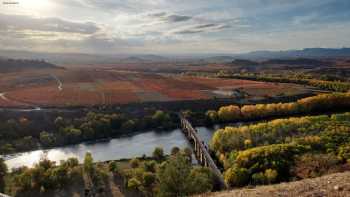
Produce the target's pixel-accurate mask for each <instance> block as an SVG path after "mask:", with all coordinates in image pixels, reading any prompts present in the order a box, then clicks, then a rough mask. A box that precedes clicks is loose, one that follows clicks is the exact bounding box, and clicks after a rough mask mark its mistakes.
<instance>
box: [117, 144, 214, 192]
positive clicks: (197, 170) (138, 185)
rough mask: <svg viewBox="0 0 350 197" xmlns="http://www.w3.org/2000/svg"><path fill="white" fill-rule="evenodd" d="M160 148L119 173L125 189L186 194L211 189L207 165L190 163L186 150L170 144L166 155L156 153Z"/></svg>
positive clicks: (212, 178)
mask: <svg viewBox="0 0 350 197" xmlns="http://www.w3.org/2000/svg"><path fill="white" fill-rule="evenodd" d="M161 150H162V149H161V148H157V149H155V151H154V153H153V158H154V160H144V161H140V160H138V159H133V160H131V161H130V166H131V167H132V168H131V169H127V170H124V171H122V172H119V173H121V174H122V175H123V176H124V178H125V179H126V184H127V185H126V186H127V188H129V189H130V190H134V191H139V192H141V193H142V194H143V195H144V196H155V195H157V196H189V195H193V194H199V193H203V192H209V191H211V190H212V189H213V186H214V177H213V174H212V173H211V171H210V170H209V169H208V168H203V167H193V166H192V164H191V157H192V152H191V150H190V149H184V150H180V149H179V148H177V147H174V148H173V149H172V151H171V152H172V154H171V156H169V157H167V158H166V157H164V156H162V155H161V154H159V153H161V152H162V151H161Z"/></svg>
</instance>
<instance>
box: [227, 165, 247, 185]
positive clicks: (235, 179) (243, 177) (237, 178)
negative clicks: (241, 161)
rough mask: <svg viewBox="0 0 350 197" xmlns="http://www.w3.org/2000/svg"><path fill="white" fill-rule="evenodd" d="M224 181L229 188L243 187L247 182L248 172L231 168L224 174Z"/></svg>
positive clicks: (243, 169) (244, 169)
mask: <svg viewBox="0 0 350 197" xmlns="http://www.w3.org/2000/svg"><path fill="white" fill-rule="evenodd" d="M224 178H225V181H226V183H227V184H228V185H230V186H237V187H240V186H244V185H246V184H247V183H248V182H249V178H250V177H249V172H248V170H247V169H246V168H237V167H232V168H229V169H228V170H226V172H225V173H224Z"/></svg>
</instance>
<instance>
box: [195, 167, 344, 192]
mask: <svg viewBox="0 0 350 197" xmlns="http://www.w3.org/2000/svg"><path fill="white" fill-rule="evenodd" d="M258 196H259V197H260V196H263V197H264V196H266V197H270V196H280V197H311V196H313V197H319V196H320V197H321V196H325V197H348V196H350V172H345V173H336V174H331V175H327V176H323V177H319V178H314V179H305V180H301V181H296V182H290V183H281V184H276V185H269V186H258V187H256V188H253V189H248V188H243V189H236V190H232V191H225V192H218V193H211V194H203V195H200V196H198V197H258Z"/></svg>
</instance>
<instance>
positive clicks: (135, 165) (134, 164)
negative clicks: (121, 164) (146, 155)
mask: <svg viewBox="0 0 350 197" xmlns="http://www.w3.org/2000/svg"><path fill="white" fill-rule="evenodd" d="M129 163H130V166H131V167H132V168H138V167H139V166H140V160H138V159H137V158H134V159H132V160H130V161H129Z"/></svg>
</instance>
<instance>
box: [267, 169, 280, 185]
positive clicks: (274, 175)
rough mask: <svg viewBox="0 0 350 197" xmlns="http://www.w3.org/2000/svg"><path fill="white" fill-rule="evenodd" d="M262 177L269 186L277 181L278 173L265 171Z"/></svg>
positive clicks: (270, 170) (269, 170)
mask: <svg viewBox="0 0 350 197" xmlns="http://www.w3.org/2000/svg"><path fill="white" fill-rule="evenodd" d="M264 175H265V178H266V182H267V183H268V184H271V183H274V182H276V181H277V176H278V172H277V171H276V170H272V169H267V170H265V174H264Z"/></svg>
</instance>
